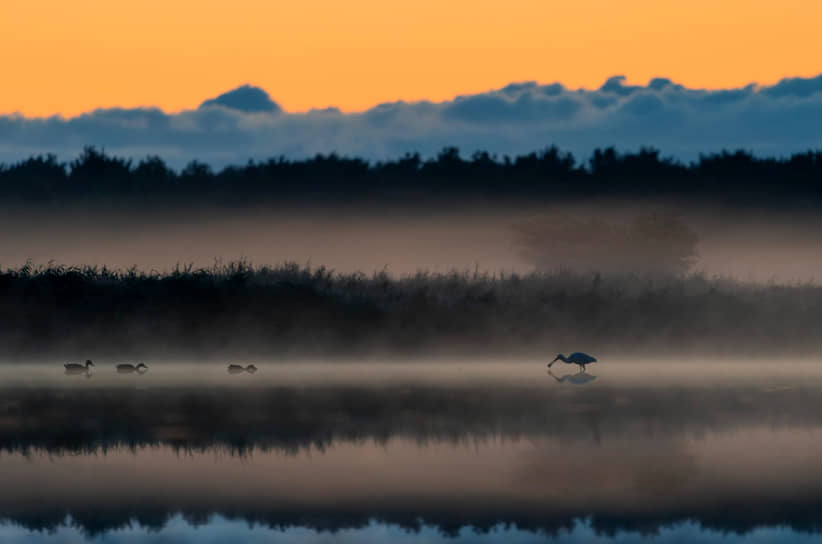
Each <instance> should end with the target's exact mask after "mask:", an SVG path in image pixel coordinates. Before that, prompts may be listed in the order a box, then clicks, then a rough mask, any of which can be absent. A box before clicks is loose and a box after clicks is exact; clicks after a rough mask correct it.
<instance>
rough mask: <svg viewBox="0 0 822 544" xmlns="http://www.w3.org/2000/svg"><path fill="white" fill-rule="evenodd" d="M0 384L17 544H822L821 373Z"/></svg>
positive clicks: (189, 375) (810, 369)
mask: <svg viewBox="0 0 822 544" xmlns="http://www.w3.org/2000/svg"><path fill="white" fill-rule="evenodd" d="M257 366H258V367H260V371H259V372H258V373H257V374H254V375H247V374H241V375H237V376H229V375H227V374H226V372H225V368H224V367H222V366H211V365H206V366H203V365H193V364H188V365H186V364H165V365H162V364H160V363H157V364H152V365H151V369H150V370H149V372H148V373H147V374H145V375H143V376H135V375H127V376H122V375H117V374H116V373H115V372H114V371H113V369H112V368H111V366H110V365H106V364H104V363H98V366H97V367H96V368H95V369H93V370H92V373H91V375H90V376H89V377H86V376H83V375H80V376H65V375H63V374H62V368H61V367H60V366H59V365H20V364H8V365H5V366H3V367H2V368H0V452H1V453H0V482H2V483H1V484H0V520H1V521H0V541H2V542H26V543H28V542H82V541H95V542H132V541H141V542H170V541H173V542H177V541H190V542H211V541H213V542H222V541H227V540H229V539H232V540H235V541H237V540H239V541H250V542H257V541H259V542H263V541H264V542H270V541H281V542H384V541H386V540H388V541H395V542H418V541H425V542H503V541H504V542H542V541H557V542H635V541H659V542H692V541H698V540H703V541H710V542H743V541H745V542H750V541H761V542H775V541H792V542H793V541H822V517H820V514H819V512H820V511H821V510H820V507H822V365H820V364H816V363H814V362H803V363H790V362H773V363H769V364H768V363H761V362H758V363H744V362H733V363H720V362H712V361H700V362H687V363H686V362H668V361H666V362H661V361H660V362H651V361H648V362H645V363H641V364H638V363H628V362H613V363H609V364H602V365H599V366H597V365H592V366H591V367H590V368H589V373H588V375H585V376H580V375H578V374H577V373H576V371H575V370H574V369H573V368H571V367H570V366H561V367H558V366H555V367H554V375H553V376H552V375H549V374H547V373H546V371H545V365H544V362H539V361H535V362H533V363H528V364H525V363H517V364H513V363H511V364H490V363H473V364H472V363H470V362H462V363H448V364H444V363H427V364H419V363H418V364H320V363H317V364H302V365H287V364H273V363H272V364H265V363H257Z"/></svg>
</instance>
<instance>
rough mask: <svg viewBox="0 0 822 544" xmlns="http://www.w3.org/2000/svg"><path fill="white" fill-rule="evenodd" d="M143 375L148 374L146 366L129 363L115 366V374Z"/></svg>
mask: <svg viewBox="0 0 822 544" xmlns="http://www.w3.org/2000/svg"><path fill="white" fill-rule="evenodd" d="M135 372H136V373H137V374H145V373H146V372H148V366H146V365H144V364H143V363H140V364H138V365H137V366H135V365H132V364H130V363H124V364H121V365H117V373H118V374H133V373H135Z"/></svg>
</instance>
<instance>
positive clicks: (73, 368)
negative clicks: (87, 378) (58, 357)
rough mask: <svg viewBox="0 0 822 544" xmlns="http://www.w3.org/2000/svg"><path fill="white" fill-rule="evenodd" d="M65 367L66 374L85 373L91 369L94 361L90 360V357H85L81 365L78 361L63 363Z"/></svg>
mask: <svg viewBox="0 0 822 544" xmlns="http://www.w3.org/2000/svg"><path fill="white" fill-rule="evenodd" d="M63 366H64V367H65V369H66V374H86V375H88V373H89V372H90V370H91V367H93V366H94V363H92V362H91V360H90V359H86V364H85V365H81V364H79V363H66V364H64V365H63Z"/></svg>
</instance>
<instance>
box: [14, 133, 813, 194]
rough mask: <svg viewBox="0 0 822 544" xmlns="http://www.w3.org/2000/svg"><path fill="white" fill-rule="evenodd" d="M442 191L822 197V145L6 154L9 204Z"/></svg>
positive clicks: (461, 192)
mask: <svg viewBox="0 0 822 544" xmlns="http://www.w3.org/2000/svg"><path fill="white" fill-rule="evenodd" d="M408 196H418V197H422V198H426V199H432V200H437V199H441V198H513V199H516V198H534V197H536V198H540V197H545V198H577V197H590V196H617V197H620V196H624V197H645V196H647V197H654V196H682V197H698V198H718V199H737V198H744V199H746V200H759V201H762V202H767V203H772V202H774V200H779V201H781V202H785V201H794V202H805V201H806V200H807V199H812V200H817V199H819V197H820V196H822V151H808V152H805V153H798V154H795V155H793V156H791V157H790V158H767V157H756V156H754V155H753V154H751V153H748V152H745V151H736V152H733V153H731V152H727V151H723V152H721V153H714V154H709V155H702V156H700V158H699V160H697V161H694V162H691V163H683V162H680V161H677V160H674V159H672V158H666V157H662V156H660V153H659V151H657V150H655V149H642V150H640V151H639V152H636V153H619V152H617V151H616V150H615V149H613V148H608V149H597V150H596V151H594V153H593V154H592V156H591V157H590V159H588V160H587V161H583V162H579V161H577V159H576V158H575V157H574V156H572V155H571V154H570V153H565V152H562V151H560V150H559V149H558V148H556V147H551V148H548V149H546V150H544V151H541V152H538V153H536V152H535V153H530V154H527V155H520V156H517V157H513V158H511V157H508V156H504V157H502V158H499V157H497V156H495V155H491V154H489V153H487V152H477V153H475V154H474V155H472V156H471V158H469V159H465V158H463V157H462V156H460V154H459V151H458V150H457V149H456V148H446V149H444V150H443V151H442V152H440V154H439V155H438V156H437V157H436V158H432V159H429V160H423V159H422V158H421V157H420V155H419V154H407V155H405V156H403V157H400V158H398V159H395V160H389V161H384V162H369V161H367V160H364V159H361V158H350V157H341V156H338V155H335V154H331V155H317V156H315V157H314V158H311V159H305V160H290V159H286V158H283V157H280V158H274V159H269V160H267V161H263V162H253V161H250V162H248V163H247V164H246V165H244V166H228V167H226V168H223V169H222V170H219V171H215V170H213V169H212V168H211V167H210V166H209V165H207V164H205V163H202V162H198V161H193V162H191V163H189V164H188V165H187V166H186V167H185V168H183V169H182V170H180V171H176V170H174V169H172V168H170V167H169V166H168V165H166V164H165V162H164V161H163V160H162V159H160V158H159V157H156V156H151V157H147V158H145V159H143V160H140V161H139V162H134V161H132V160H130V159H125V158H120V157H115V156H111V155H108V154H106V153H105V152H103V151H101V150H98V149H96V148H93V147H88V148H86V149H85V150H84V151H83V153H82V154H81V155H80V156H79V157H77V158H76V159H75V160H73V161H71V162H69V163H65V162H60V161H59V160H58V159H57V158H56V157H55V156H54V155H46V156H36V157H31V158H29V159H26V160H24V161H21V162H18V163H14V164H0V202H2V201H6V202H35V203H36V202H63V201H76V200H93V199H99V198H102V199H114V200H134V199H148V200H151V199H161V200H163V201H169V200H172V201H173V200H175V199H179V200H182V201H186V202H190V201H202V202H214V203H230V202H237V203H244V202H260V201H264V202H278V201H301V200H309V201H316V200H327V201H331V202H339V201H362V200H374V199H376V200H392V199H403V198H407V197H408Z"/></svg>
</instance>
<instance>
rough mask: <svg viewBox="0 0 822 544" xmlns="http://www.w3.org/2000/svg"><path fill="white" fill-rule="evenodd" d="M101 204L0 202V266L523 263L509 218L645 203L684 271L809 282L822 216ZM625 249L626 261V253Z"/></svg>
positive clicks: (412, 267) (821, 238)
mask: <svg viewBox="0 0 822 544" xmlns="http://www.w3.org/2000/svg"><path fill="white" fill-rule="evenodd" d="M107 210H108V207H107V206H103V205H100V206H90V205H89V206H88V207H86V208H70V209H66V210H56V209H55V210H43V209H30V210H26V209H12V210H3V214H2V215H0V229H2V231H3V232H4V233H7V235H6V236H4V237H3V244H2V247H0V265H2V266H4V267H8V266H20V265H22V264H23V263H25V262H26V260H27V259H31V260H33V261H34V262H35V263H40V264H45V263H47V262H49V261H54V262H56V263H59V264H66V265H89V264H90V265H101V266H102V265H106V266H109V267H113V268H128V267H131V266H135V265H136V266H138V267H139V268H140V269H143V270H151V269H156V270H168V269H170V268H173V267H174V266H175V265H176V264H178V263H182V264H189V263H191V264H194V265H195V266H210V265H212V264H213V263H214V260H215V259H221V260H223V261H226V262H227V261H231V260H236V259H240V258H247V259H250V260H252V261H253V262H255V263H267V264H271V263H280V262H284V261H295V262H298V263H306V262H312V263H313V264H315V265H325V266H328V267H330V268H333V269H334V270H337V271H340V272H353V271H363V272H365V273H368V274H370V273H371V272H373V271H380V270H387V271H388V272H390V273H392V274H398V275H402V274H413V273H415V272H417V271H419V270H430V271H450V270H452V269H457V270H466V269H470V270H473V269H474V268H475V267H479V269H481V270H488V271H492V272H493V271H508V272H511V271H516V272H527V271H530V270H532V269H533V263H532V262H529V261H528V260H527V259H525V258H523V254H522V251H521V248H518V247H517V244H516V231H515V229H514V228H513V227H515V225H516V224H517V223H518V222H520V221H522V220H527V219H533V218H535V217H536V218H541V219H547V220H556V219H557V218H570V219H572V220H575V221H590V220H601V221H609V222H613V223H614V224H621V223H624V222H626V221H630V220H631V219H633V218H635V217H637V216H641V215H643V214H649V213H656V214H660V213H661V214H663V215H666V216H671V217H677V218H679V219H680V220H681V221H682V222H683V223H684V224H685V225H687V226H688V227H689V228H691V229H692V230H693V231H694V232H695V234H696V235H697V236H698V239H699V242H698V244H697V248H696V249H697V253H698V255H697V259H696V262H695V264H694V267H693V270H694V271H704V272H706V273H707V274H709V275H713V274H721V275H725V276H732V277H735V278H738V279H742V280H756V281H768V280H776V281H809V280H814V279H816V277H817V276H818V274H817V273H816V271H817V270H819V269H820V265H822V257H820V254H819V251H818V247H819V244H820V242H822V235H820V234H819V233H820V232H822V229H820V228H819V227H822V225H820V223H819V219H818V217H816V215H815V214H814V213H812V212H806V211H803V210H789V211H785V212H784V213H781V212H774V211H772V210H771V211H758V210H740V209H737V208H735V207H734V206H733V205H731V204H728V205H727V206H722V205H717V206H715V207H706V206H705V205H704V204H699V205H697V204H692V203H689V202H676V201H670V202H650V201H649V202H640V203H636V202H634V203H625V202H618V201H610V202H599V203H597V202H593V203H588V204H562V205H550V204H548V205H535V204H522V205H512V204H505V205H494V204H487V203H486V204H464V205H456V206H448V207H446V206H436V207H430V208H428V207H426V206H425V205H419V206H417V207H415V208H414V209H398V208H396V207H385V206H378V205H373V206H350V207H345V206H340V207H336V208H329V207H322V208H319V207H318V208H312V207H303V208H283V209H279V208H260V209H232V208H219V209H215V208H208V207H204V208H196V207H195V208H178V209H173V210H161V209H153V208H146V209H140V210H134V209H125V210H118V209H111V210H108V211H107ZM624 258H625V261H626V266H627V267H628V268H630V262H631V259H632V256H631V255H625V256H624ZM548 261H549V262H550V264H551V265H552V266H553V267H556V268H561V267H564V266H569V263H568V262H565V261H564V259H563V255H561V254H558V255H556V256H555V258H554V259H553V260H551V259H549V260H548ZM585 271H588V270H587V269H586V270H585ZM639 271H640V272H642V270H639Z"/></svg>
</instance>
